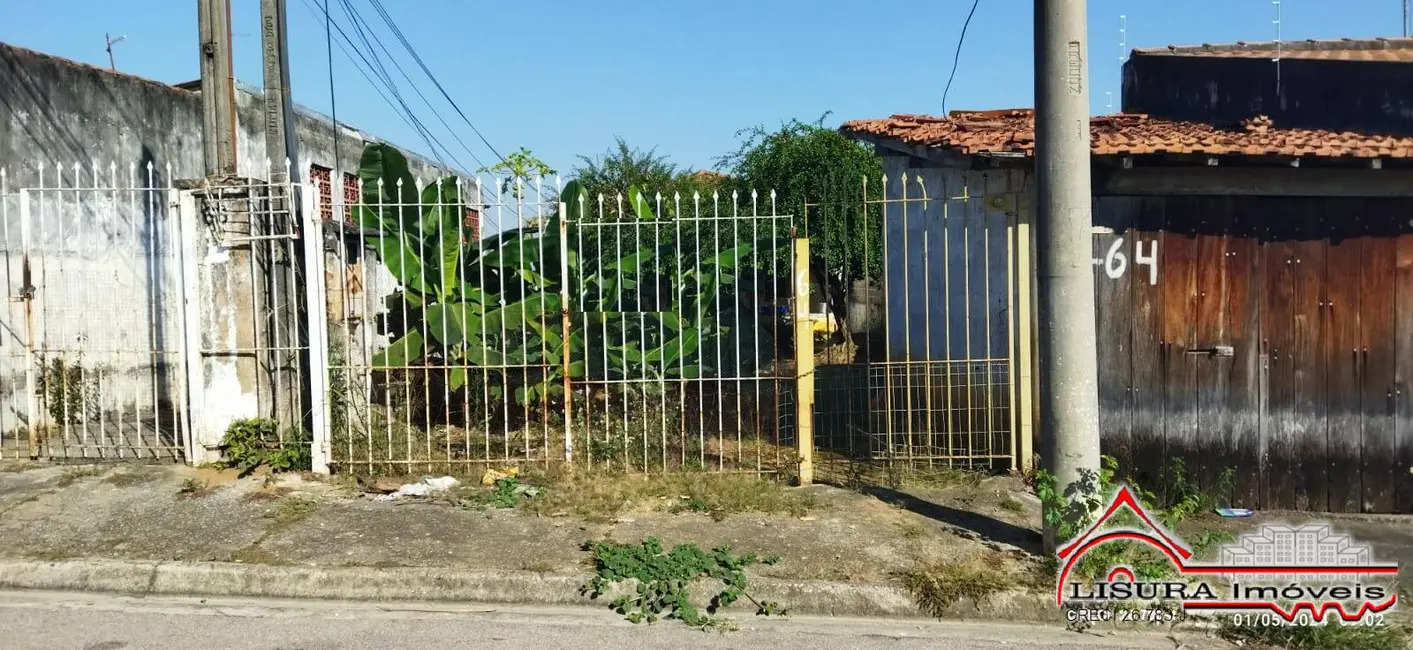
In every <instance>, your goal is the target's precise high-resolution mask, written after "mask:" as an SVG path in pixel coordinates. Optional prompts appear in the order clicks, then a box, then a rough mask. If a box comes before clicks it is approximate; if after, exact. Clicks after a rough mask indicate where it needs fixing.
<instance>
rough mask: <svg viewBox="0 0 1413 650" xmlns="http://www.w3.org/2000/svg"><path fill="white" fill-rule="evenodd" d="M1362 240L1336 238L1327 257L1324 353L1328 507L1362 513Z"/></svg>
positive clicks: (1338, 510)
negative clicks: (1326, 392) (1360, 324)
mask: <svg viewBox="0 0 1413 650" xmlns="http://www.w3.org/2000/svg"><path fill="white" fill-rule="evenodd" d="M1361 249H1362V246H1361V244H1360V240H1359V239H1343V240H1339V239H1333V240H1331V241H1330V246H1329V250H1328V253H1327V254H1326V255H1327V256H1326V258H1325V279H1326V283H1327V286H1328V289H1327V298H1326V300H1325V302H1324V305H1323V312H1324V317H1323V318H1322V319H1321V327H1320V330H1321V332H1320V339H1321V345H1322V346H1324V350H1325V384H1326V390H1327V391H1328V398H1327V399H1328V401H1327V405H1328V420H1327V424H1326V427H1327V428H1326V439H1327V441H1328V443H1329V459H1330V461H1329V475H1330V482H1329V507H1330V510H1331V511H1333V512H1359V510H1360V485H1359V471H1360V463H1359V450H1360V437H1359V431H1360V429H1359V423H1360V420H1361V415H1360V398H1361V393H1362V387H1361V386H1360V381H1359V370H1358V352H1357V351H1358V348H1359V346H1360V336H1359V318H1360V313H1361V310H1360V296H1359V285H1360V277H1361V275H1362V273H1361V272H1360V268H1361V267H1362V266H1363V260H1362V250H1361Z"/></svg>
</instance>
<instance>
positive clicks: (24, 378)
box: [0, 165, 188, 460]
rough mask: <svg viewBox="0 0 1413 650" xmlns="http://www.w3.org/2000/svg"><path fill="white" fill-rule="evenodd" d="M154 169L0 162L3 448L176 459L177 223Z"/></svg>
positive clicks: (5, 451)
mask: <svg viewBox="0 0 1413 650" xmlns="http://www.w3.org/2000/svg"><path fill="white" fill-rule="evenodd" d="M169 180H170V173H169V171H166V170H158V169H155V168H153V167H152V166H151V165H147V166H138V165H126V166H123V167H119V166H117V165H107V166H101V167H100V166H97V165H87V166H83V165H74V166H72V167H52V166H43V165H40V166H38V167H37V168H35V169H34V170H32V172H31V173H30V174H28V175H27V177H26V179H25V180H24V182H23V185H24V187H23V188H21V189H11V188H10V187H9V183H10V182H12V179H11V178H10V177H9V176H8V174H6V173H5V172H3V171H0V244H3V247H4V251H5V260H6V264H5V269H4V273H5V284H6V289H7V290H6V294H7V296H8V298H9V300H8V306H7V309H6V310H5V312H4V314H3V318H4V323H3V332H0V348H3V352H0V458H12V457H16V456H31V455H35V456H42V457H49V458H56V459H77V458H84V459H166V460H178V459H181V458H183V457H184V456H185V450H186V440H187V439H188V436H187V430H188V429H187V425H188V423H187V421H186V419H185V415H186V413H185V388H184V385H183V384H184V374H183V372H182V368H183V367H184V365H183V355H184V350H183V347H182V346H183V326H182V320H181V318H180V298H181V280H180V279H181V274H180V264H179V256H180V247H179V246H178V245H177V242H178V241H180V240H179V238H178V237H177V234H178V231H177V227H178V220H177V219H175V218H174V217H173V215H172V214H171V211H170V204H171V201H172V192H171V191H170V186H169V184H168V182H169Z"/></svg>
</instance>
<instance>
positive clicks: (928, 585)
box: [903, 560, 1015, 618]
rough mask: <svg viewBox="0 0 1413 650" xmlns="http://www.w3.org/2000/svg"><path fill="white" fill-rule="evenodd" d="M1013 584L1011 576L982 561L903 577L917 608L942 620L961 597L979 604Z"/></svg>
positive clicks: (919, 570) (920, 570)
mask: <svg viewBox="0 0 1413 650" xmlns="http://www.w3.org/2000/svg"><path fill="white" fill-rule="evenodd" d="M1014 585H1015V579H1014V576H1010V575H1007V574H1005V573H1002V572H1001V571H999V570H997V569H996V568H995V567H994V566H993V564H992V563H987V562H981V561H976V560H974V561H969V562H960V563H955V564H934V565H930V566H924V567H919V568H916V569H913V570H912V571H909V572H908V573H906V574H904V576H903V586H904V587H906V588H907V590H908V591H909V592H911V593H912V595H913V599H914V600H915V601H917V604H918V607H920V608H922V610H923V611H924V612H927V614H928V615H929V616H934V617H937V618H942V617H943V616H946V614H947V610H948V609H949V608H950V607H951V606H952V605H954V604H956V603H957V602H958V601H960V600H962V599H963V598H967V599H971V600H972V601H974V602H977V603H978V604H979V603H980V602H981V601H982V600H984V599H986V597H987V596H990V595H991V594H994V593H996V592H999V591H1004V590H1005V589H1007V588H1010V587H1013V586H1014Z"/></svg>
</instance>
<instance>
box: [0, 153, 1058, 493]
mask: <svg viewBox="0 0 1413 650" xmlns="http://www.w3.org/2000/svg"><path fill="white" fill-rule="evenodd" d="M266 171H267V172H268V171H269V170H268V169H267V170H266ZM929 174H930V175H929ZM268 176H269V175H268V174H267V177H268ZM973 176H976V177H975V178H973ZM389 179H392V180H389ZM1013 180H1014V179H1010V178H1009V176H1006V175H1005V174H996V175H992V176H986V175H985V174H980V175H979V176H978V175H977V174H973V173H971V172H953V171H940V170H938V171H935V172H928V171H926V170H924V172H923V173H922V174H912V175H908V174H905V173H898V174H896V175H890V176H889V177H888V179H886V180H885V181H884V186H885V187H883V188H882V190H881V191H875V192H874V193H873V194H870V193H869V190H868V189H867V188H866V187H865V188H864V189H863V191H862V192H861V193H860V194H858V195H856V197H861V198H851V199H848V200H846V201H841V202H838V203H837V204H824V205H815V206H812V207H807V208H806V209H805V212H804V214H803V215H802V217H803V218H802V219H800V220H798V221H797V219H796V218H795V216H793V214H791V213H792V212H793V210H788V209H781V207H780V206H778V205H777V202H776V197H775V195H774V194H773V193H771V194H760V193H749V194H743V193H738V192H722V191H711V190H710V189H709V188H708V189H707V190H705V191H698V192H693V193H691V194H683V193H676V194H672V195H670V196H669V195H659V194H656V193H654V194H652V195H647V194H644V193H641V192H639V191H638V190H637V189H631V190H630V191H628V192H627V193H625V194H623V195H621V196H618V195H615V196H588V195H587V194H585V193H584V192H583V191H582V188H580V187H579V185H578V184H577V183H569V184H567V185H565V186H561V185H560V184H559V182H558V181H555V182H554V183H553V184H551V183H549V182H547V181H545V180H536V181H533V182H522V181H519V180H515V179H511V180H510V181H508V182H506V181H495V182H491V183H486V184H481V183H480V182H476V183H474V184H468V183H467V182H465V181H461V180H458V179H444V180H436V181H431V182H427V183H422V182H419V181H418V180H415V179H412V178H411V177H410V176H407V175H406V172H405V170H402V172H401V174H400V175H398V174H393V175H391V176H386V177H385V178H381V179H364V181H365V182H364V187H363V188H362V200H361V202H360V203H358V204H357V205H354V206H350V209H348V210H347V214H346V215H340V216H346V218H344V219H338V220H335V221H331V222H324V221H322V220H321V219H320V217H319V215H320V214H321V211H320V208H321V207H322V206H317V205H315V203H314V200H315V199H314V196H313V193H311V192H307V191H305V189H306V188H305V187H304V186H302V185H299V184H296V183H288V182H269V181H266V180H243V181H229V182H224V183H218V184H213V183H201V184H196V185H192V186H190V187H187V188H185V189H181V190H178V189H176V188H175V187H174V186H173V184H172V181H171V175H170V173H169V172H167V171H165V170H158V169H154V168H153V167H151V166H136V165H133V166H128V167H117V166H113V165H110V166H108V167H106V168H105V167H95V166H92V165H90V166H87V167H84V166H78V167H64V168H55V167H37V168H34V169H31V170H27V171H26V174H25V179H24V180H23V182H17V181H16V179H15V177H14V175H13V173H12V172H6V171H4V170H0V245H3V250H4V254H5V260H6V264H5V267H4V273H5V283H6V289H7V290H6V295H7V297H8V302H7V309H6V310H5V312H4V314H3V321H0V327H3V332H2V333H3V339H0V458H12V457H16V456H30V455H36V456H45V457H52V458H149V459H150V458H168V459H180V458H186V459H190V460H192V461H194V462H196V461H204V460H210V459H212V458H213V454H214V453H215V449H216V447H217V445H218V443H219V441H220V437H221V434H222V433H224V430H225V427H226V425H227V424H229V423H230V422H231V421H233V420H235V419H238V418H248V417H268V418H271V419H274V420H275V421H277V422H279V423H280V428H279V434H278V438H279V440H275V441H271V442H272V444H278V443H286V444H295V445H312V447H311V451H312V455H313V458H314V465H315V467H316V468H318V469H325V468H328V469H332V470H334V471H340V472H350V473H397V474H402V473H415V472H422V471H429V472H430V471H445V472H457V473H464V472H467V471H471V470H474V469H475V468H479V467H488V466H495V465H499V464H516V463H526V462H530V463H543V464H551V463H556V462H573V463H576V464H579V465H581V466H584V467H590V468H595V467H608V468H615V469H625V470H629V471H639V472H665V471H677V470H686V469H709V470H713V471H744V472H753V473H762V474H771V473H780V472H788V471H790V470H792V469H793V468H794V467H795V462H796V460H797V457H796V453H797V451H798V450H797V449H796V431H797V429H798V425H799V424H800V423H798V422H796V413H797V409H796V404H797V403H798V401H799V400H798V399H797V395H796V391H797V390H798V389H799V386H800V385H801V382H800V381H799V380H800V378H801V373H802V372H803V373H812V374H810V376H811V377H815V380H814V381H813V386H814V387H815V388H814V389H813V390H816V391H817V393H818V397H817V398H814V399H812V400H811V401H812V403H813V404H814V414H813V417H814V422H813V425H814V429H815V431H816V432H817V436H816V438H815V440H816V442H817V446H818V447H819V448H820V449H821V450H822V451H826V452H830V453H833V454H836V455H838V456H842V457H850V458H855V459H864V460H885V461H888V462H893V461H908V462H922V463H926V464H932V463H942V464H945V465H952V464H956V463H966V464H975V463H977V462H980V463H989V462H993V461H1001V460H1006V459H1009V460H1010V461H1011V462H1012V463H1015V462H1016V461H1017V460H1018V458H1019V455H1023V454H1024V453H1026V446H1025V444H1023V440H1022V438H1023V434H1020V433H1019V432H1020V431H1021V430H1022V429H1023V428H1024V427H1025V425H1026V423H1027V422H1028V415H1027V413H1028V411H1026V408H1027V404H1026V402H1027V401H1028V399H1029V396H1028V390H1029V386H1027V384H1028V382H1029V377H1028V375H1023V374H1021V375H1018V374H1017V368H1023V367H1024V366H1025V365H1026V361H1025V360H1024V358H1025V357H1027V356H1028V345H1029V341H1028V340H1027V339H1026V333H1027V332H1029V327H1028V323H1027V322H1026V318H1027V316H1026V315H1025V312H1024V310H1025V308H1026V306H1027V305H1028V300H1025V299H1019V300H1018V298H1017V297H1018V296H1023V295H1025V292H1027V291H1028V289H1027V288H1026V287H1025V286H1023V285H1022V280H1021V279H1022V278H1024V277H1027V275H1028V273H1029V271H1028V266H1027V264H1028V261H1027V260H1028V256H1029V254H1030V253H1029V243H1028V242H1029V238H1028V234H1027V233H1025V231H1024V227H1025V226H1026V220H1025V219H1024V218H1023V215H1024V214H1025V206H1024V205H1023V202H1024V199H1023V197H1024V188H1023V187H1015V186H1014V185H1015V183H1014V182H1013ZM831 205H832V206H833V207H831ZM178 208H180V209H178ZM830 210H836V211H841V212H839V213H837V214H832V215H831V214H830ZM851 215H852V216H851ZM810 219H816V220H818V221H816V222H815V223H810V222H809V221H808V220H810ZM797 226H798V227H800V228H801V229H802V230H808V232H809V235H810V238H811V240H812V241H813V242H814V244H812V245H813V246H814V247H815V250H814V255H813V256H812V257H811V258H810V260H811V261H810V268H808V269H799V268H796V265H797V261H796V258H795V256H794V255H792V254H791V242H792V240H793V239H794V238H795V237H796V236H798V235H800V234H801V233H800V232H797ZM796 279H801V281H802V282H804V285H811V286H810V287H809V288H808V291H809V292H810V297H809V300H808V301H807V302H808V303H809V304H810V306H811V308H810V309H809V310H808V311H809V312H810V313H807V314H806V313H796V310H795V309H794V307H793V302H794V298H795V294H796V292H797V291H799V290H800V289H798V288H797V287H796V286H795V282H794V281H793V280H796ZM802 286H803V285H802ZM1017 310H1020V312H1018V311H1017ZM796 318H810V319H811V329H813V331H814V332H815V336H816V339H817V343H818V347H817V354H816V356H815V363H814V364H813V365H811V366H810V368H806V369H803V370H802V369H801V368H797V367H796V358H795V344H796V340H795V338H794V336H793V325H794V320H795V319H796ZM804 385H806V386H808V385H809V384H808V383H805V384H804ZM188 388H190V390H188ZM291 436H293V437H291Z"/></svg>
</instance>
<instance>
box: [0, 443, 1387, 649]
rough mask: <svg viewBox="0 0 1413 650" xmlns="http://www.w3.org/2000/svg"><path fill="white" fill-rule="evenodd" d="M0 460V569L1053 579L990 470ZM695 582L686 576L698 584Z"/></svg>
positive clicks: (125, 586)
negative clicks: (460, 478)
mask: <svg viewBox="0 0 1413 650" xmlns="http://www.w3.org/2000/svg"><path fill="white" fill-rule="evenodd" d="M0 469H5V470H6V471H0V587H4V588H26V589H50V590H88V591H104V592H114V593H126V594H149V595H159V594H160V595H209V596H225V597H259V598H332V599H356V600H375V601H389V600H427V601H461V602H504V603H523V604H534V605H570V604H587V603H589V602H590V601H588V600H587V599H586V598H585V597H583V596H581V595H580V594H579V587H580V586H581V585H583V584H584V582H585V580H586V579H587V578H588V577H589V573H588V570H589V566H588V564H587V562H588V560H589V556H588V553H586V552H585V551H584V550H583V549H582V546H583V544H584V543H585V542H588V541H592V540H603V539H611V540H615V541H619V542H627V543H635V542H637V541H640V540H642V539H644V538H646V537H650V536H651V537H657V538H659V539H661V540H662V541H663V544H664V545H665V546H667V547H669V548H670V547H671V546H672V545H675V544H679V543H695V544H698V545H700V546H701V547H702V548H704V549H709V548H712V547H714V546H716V545H719V544H723V543H726V544H730V545H731V546H732V548H733V551H734V552H737V553H741V552H755V553H758V554H760V555H762V556H766V555H779V556H782V557H783V561H782V562H780V563H779V564H777V565H775V566H769V567H755V568H752V570H751V572H750V573H751V576H752V579H751V590H752V592H753V593H754V594H756V595H758V596H759V597H762V598H765V599H769V600H774V601H779V602H781V603H783V604H784V605H785V606H786V607H787V608H788V609H789V610H790V611H791V612H793V613H797V614H801V615H809V614H817V615H842V616H873V617H878V616H886V617H909V616H921V615H923V614H922V612H921V611H920V610H919V607H918V605H917V604H916V600H915V598H914V595H913V594H911V593H910V592H908V591H907V590H906V589H905V588H904V587H903V576H904V575H905V574H907V573H908V572H909V571H912V570H914V569H916V568H918V567H924V566H938V565H948V564H956V563H968V562H970V563H973V564H976V563H980V564H981V565H982V566H985V567H987V568H988V569H995V570H996V571H999V572H1001V573H1002V574H1003V575H1005V576H1008V578H1007V580H1006V582H1007V583H1010V584H1014V585H1015V588H1013V589H1001V590H995V589H992V590H988V591H987V592H986V593H985V595H984V596H981V597H978V598H973V597H969V596H967V595H966V592H965V590H961V591H962V592H963V593H962V595H961V596H960V597H958V598H956V599H955V601H954V602H952V604H951V605H950V606H948V607H947V608H946V610H945V612H944V614H945V615H946V616H948V617H953V618H978V619H984V618H996V619H1006V620H1013V621H1037V622H1038V621H1045V622H1056V621H1058V620H1059V612H1058V611H1057V610H1056V608H1055V607H1054V604H1053V600H1052V599H1053V591H1051V589H1053V582H1049V580H1053V578H1051V577H1049V576H1047V575H1045V574H1044V571H1043V570H1040V567H1041V564H1042V563H1041V561H1040V558H1039V556H1038V552H1039V545H1040V537H1039V533H1038V531H1037V530H1036V527H1035V522H1038V519H1039V513H1038V510H1039V504H1038V502H1036V501H1035V500H1034V497H1032V496H1031V495H1029V494H1028V493H1026V491H1025V489H1024V487H1023V485H1021V483H1020V482H1019V481H1018V480H1016V479H1013V478H1007V477H997V478H989V479H968V480H963V481H959V482H957V483H956V484H950V485H938V486H932V487H925V488H917V489H907V490H888V489H873V490H860V491H851V490H842V489H838V488H831V487H827V486H815V487H811V488H807V489H805V490H800V489H791V488H781V487H778V486H772V487H769V488H763V489H768V490H773V491H775V492H773V493H770V494H763V495H762V496H761V499H762V501H761V502H762V503H764V504H766V505H765V506H762V507H767V506H769V505H770V504H771V503H773V502H772V501H771V499H776V500H780V499H787V500H788V503H789V508H791V509H794V510H795V511H793V512H786V511H780V512H759V511H751V510H749V508H747V509H746V510H747V511H745V512H739V513H729V514H721V513H718V514H717V515H716V516H710V515H707V514H701V513H698V512H690V511H688V512H681V510H682V508H680V507H676V506H675V505H674V504H677V503H679V500H680V499H683V498H685V496H686V495H674V494H665V493H664V494H660V495H656V496H643V495H635V496H634V500H633V501H632V502H625V503H623V504H622V506H621V507H616V509H614V510H613V514H612V515H611V516H602V512H599V511H596V512H599V515H600V516H588V515H584V514H583V513H570V512H556V511H550V512H545V511H544V509H543V508H541V509H539V510H532V509H527V508H509V509H500V508H496V507H493V506H492V507H487V506H486V505H485V504H484V502H482V503H480V505H479V506H474V505H472V506H468V501H467V500H466V499H461V500H460V501H457V500H456V499H446V498H433V499H410V500H391V501H383V500H377V499H373V498H370V497H369V495H368V494H366V489H360V487H359V486H358V485H356V484H354V483H352V482H342V481H325V480H317V479H311V478H301V477H300V476H298V475H284V476H281V477H278V478H275V479H269V478H265V477H260V476H254V477H247V478H243V479H237V478H236V477H235V476H234V474H233V473H232V472H217V471H212V470H205V469H192V468H186V467H179V466H178V467H173V466H166V467H155V466H106V467H72V466H71V467H55V466H45V465H33V466H25V467H19V468H17V467H6V468H0ZM365 488H366V486H365ZM551 489H556V488H551ZM582 489H585V490H590V491H592V490H593V489H595V486H593V485H588V486H582ZM485 492H486V491H485V490H483V489H482V488H479V487H472V488H470V491H469V493H470V494H471V495H472V496H476V495H477V494H481V495H484V493H485ZM586 498H587V497H586ZM549 503H550V504H551V505H554V504H556V503H557V502H555V501H553V500H550V501H549ZM555 507H558V506H555ZM689 510H690V509H689ZM1308 519H1310V517H1309V516H1308V515H1307V516H1297V515H1293V514H1288V513H1262V514H1260V515H1259V516H1258V517H1256V518H1255V519H1245V520H1218V521H1215V522H1213V521H1210V520H1209V521H1206V522H1202V523H1203V525H1204V526H1205V525H1208V524H1215V525H1219V526H1221V527H1223V528H1226V529H1228V530H1229V531H1231V532H1234V533H1237V534H1240V533H1243V532H1250V531H1254V530H1255V529H1256V524H1257V523H1259V522H1266V521H1277V520H1279V521H1286V522H1290V523H1299V522H1300V521H1304V520H1308ZM1321 519H1323V520H1326V521H1332V523H1334V524H1335V525H1336V526H1337V527H1339V528H1340V529H1342V530H1344V532H1348V533H1351V534H1352V535H1353V536H1354V537H1355V539H1357V540H1358V541H1360V542H1364V543H1369V544H1371V545H1373V546H1374V549H1375V553H1376V556H1377V557H1378V559H1380V560H1398V561H1400V562H1401V563H1402V564H1403V566H1404V567H1408V568H1413V519H1407V518H1400V517H1335V518H1328V517H1321ZM1406 570H1407V569H1405V571H1406ZM1405 578H1406V576H1405ZM700 587H701V589H702V591H703V593H705V591H706V589H707V588H708V587H709V585H700ZM606 603H607V600H601V601H599V602H598V603H597V604H598V605H601V606H602V605H606Z"/></svg>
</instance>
